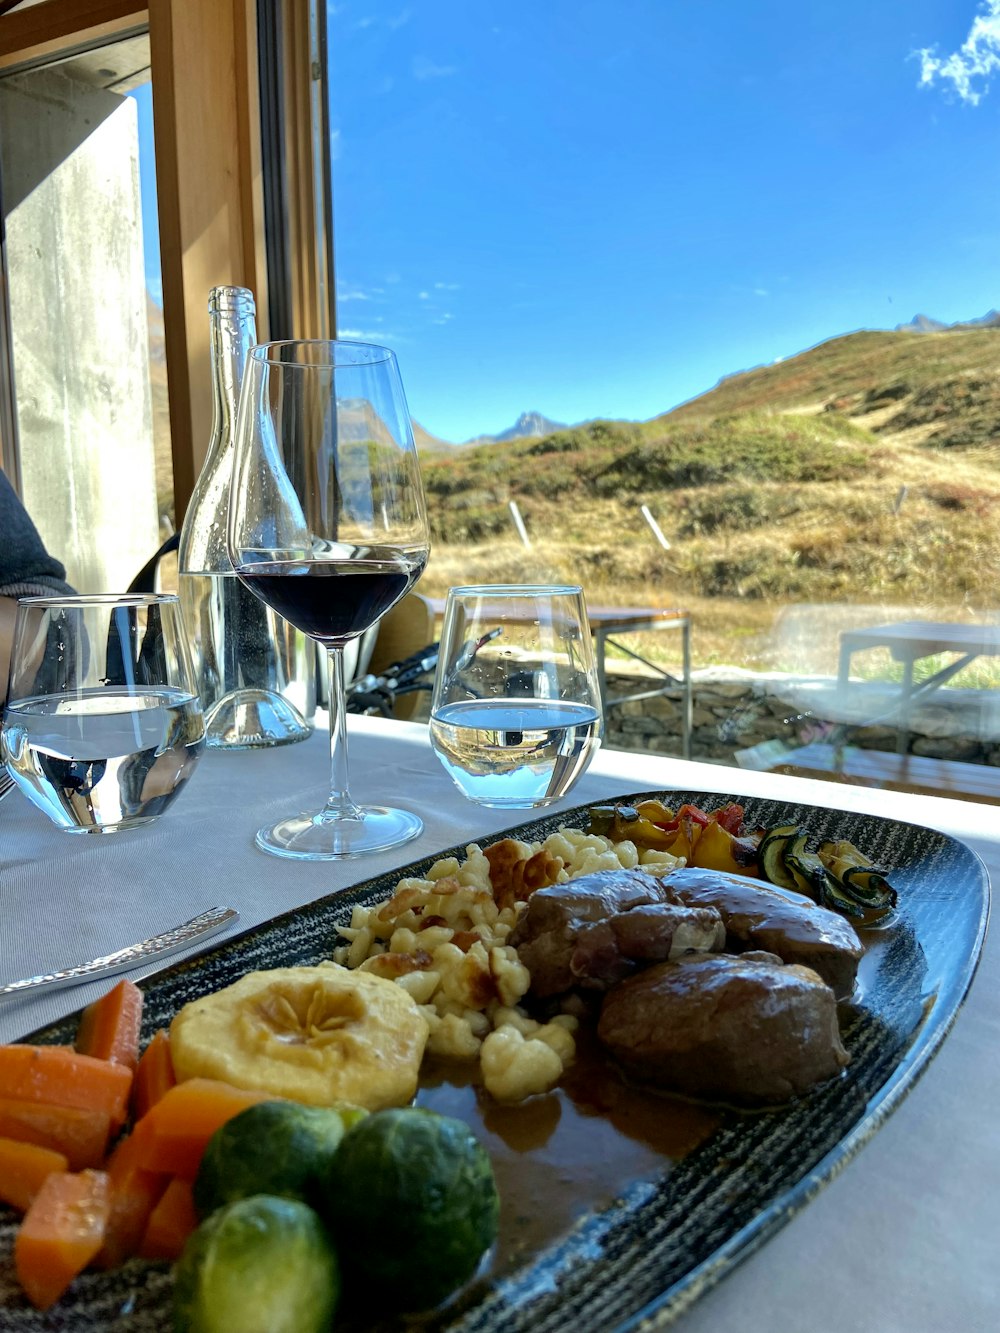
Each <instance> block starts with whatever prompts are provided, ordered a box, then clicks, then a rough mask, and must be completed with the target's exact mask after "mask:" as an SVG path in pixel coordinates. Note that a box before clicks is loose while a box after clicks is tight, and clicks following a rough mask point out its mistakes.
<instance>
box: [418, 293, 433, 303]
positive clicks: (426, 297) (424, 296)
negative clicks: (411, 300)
mask: <svg viewBox="0 0 1000 1333" xmlns="http://www.w3.org/2000/svg"><path fill="white" fill-rule="evenodd" d="M417 295H418V296H419V298H420V300H421V301H428V300H430V295H431V294H430V292H418V293H417Z"/></svg>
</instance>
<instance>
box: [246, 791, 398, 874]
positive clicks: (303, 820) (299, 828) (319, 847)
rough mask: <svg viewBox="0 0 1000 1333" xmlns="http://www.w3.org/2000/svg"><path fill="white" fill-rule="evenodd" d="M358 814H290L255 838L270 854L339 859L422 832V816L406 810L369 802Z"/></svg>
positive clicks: (380, 848)
mask: <svg viewBox="0 0 1000 1333" xmlns="http://www.w3.org/2000/svg"><path fill="white" fill-rule="evenodd" d="M359 815H360V818H346V817H343V816H341V817H331V816H330V815H329V814H328V813H327V812H326V811H322V810H321V811H320V812H319V813H318V814H315V815H292V816H291V817H290V818H288V819H280V820H279V821H278V823H277V824H272V825H271V827H270V828H262V829H260V830H259V831H258V833H257V837H256V840H255V841H256V843H257V846H258V847H259V848H260V849H261V851H263V852H269V853H270V854H271V855H272V856H284V857H288V858H290V859H291V860H294V861H339V860H346V859H347V858H348V857H352V856H366V855H368V854H370V853H371V852H382V851H385V850H386V849H387V848H389V847H398V846H399V845H400V844H401V843H404V842H410V840H411V839H413V838H416V837H417V836H418V835H419V834H420V833H422V832H423V827H424V824H423V820H422V819H420V818H418V816H417V815H414V814H411V813H410V811H409V810H396V809H393V808H391V807H389V806H384V805H369V806H364V807H362V808H361V809H360V810H359Z"/></svg>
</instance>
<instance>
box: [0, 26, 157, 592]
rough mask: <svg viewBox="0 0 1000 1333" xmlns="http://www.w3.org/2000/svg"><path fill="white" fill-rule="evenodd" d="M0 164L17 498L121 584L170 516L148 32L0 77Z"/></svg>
mask: <svg viewBox="0 0 1000 1333" xmlns="http://www.w3.org/2000/svg"><path fill="white" fill-rule="evenodd" d="M0 172H2V175H0V191H2V207H3V217H4V226H5V230H6V258H7V273H8V284H9V296H10V318H11V340H12V347H13V361H14V400H15V412H16V419H17V427H18V447H19V460H20V470H21V481H22V490H23V496H24V500H25V503H26V505H27V507H28V509H29V511H30V512H31V514H32V517H33V518H34V519H35V522H36V523H37V525H38V527H39V529H40V531H41V533H42V536H43V538H44V540H45V542H46V545H47V546H48V548H49V549H50V551H51V552H52V553H53V554H54V555H56V556H58V558H59V559H61V560H62V561H63V562H64V563H65V565H66V567H67V575H68V578H69V579H70V581H71V582H72V583H73V585H74V586H75V587H77V588H79V589H80V590H81V591H85V592H96V591H104V590H119V591H120V590H121V589H123V588H124V587H125V586H126V585H127V584H128V583H129V581H130V580H131V578H132V577H133V576H134V574H135V573H136V572H137V571H138V570H139V568H140V567H141V566H142V565H143V564H145V562H146V561H147V560H148V559H149V557H150V555H151V554H152V553H153V551H154V550H155V549H156V548H157V546H158V545H159V543H160V540H161V533H162V532H164V531H170V529H171V527H172V524H173V485H172V478H171V471H170V443H169V432H168V427H167V411H166V374H165V364H164V357H163V321H162V311H161V305H160V302H161V299H162V298H161V296H160V291H159V258H158V238H157V234H156V230H155V182H154V177H153V170H152V111H151V103H150V97H149V48H148V39H147V38H145V37H141V38H135V39H130V40H128V41H124V42H119V43H116V44H115V45H113V46H107V47H104V48H101V49H100V50H97V51H90V52H87V53H86V54H82V55H79V56H76V57H73V58H71V59H68V60H63V61H61V62H59V63H57V64H52V65H49V66H46V67H44V68H37V69H32V70H29V71H27V72H23V73H18V74H11V75H8V76H7V77H5V78H3V79H2V80H0Z"/></svg>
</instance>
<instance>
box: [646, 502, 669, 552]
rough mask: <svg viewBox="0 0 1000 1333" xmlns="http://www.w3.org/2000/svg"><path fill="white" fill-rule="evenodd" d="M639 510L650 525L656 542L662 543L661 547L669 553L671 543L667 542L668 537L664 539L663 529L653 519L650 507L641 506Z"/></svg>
mask: <svg viewBox="0 0 1000 1333" xmlns="http://www.w3.org/2000/svg"><path fill="white" fill-rule="evenodd" d="M639 510H640V512H641V514H642V516H643V518H644V519H645V520H646V522H647V523H648V524H649V528H650V531H651V532H652V534H653V536H654V537H655V538H656V540H657V541H658V542H659V543H660V545H661V546H662V547H663V549H664V550H665V551H669V550H670V543H669V542H668V541H667V539H666V537H664V535H663V531H662V529H661V527H660V525H659V523H657V521H656V519H655V518H654V517H653V515H652V514H651V513H650V512H649V505H640V506H639Z"/></svg>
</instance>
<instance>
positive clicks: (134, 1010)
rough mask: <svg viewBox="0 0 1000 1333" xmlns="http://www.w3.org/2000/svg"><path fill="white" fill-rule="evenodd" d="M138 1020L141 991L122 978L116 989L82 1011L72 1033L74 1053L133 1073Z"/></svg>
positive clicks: (140, 1007) (136, 1049) (136, 1058)
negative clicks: (110, 1063) (78, 1023)
mask: <svg viewBox="0 0 1000 1333" xmlns="http://www.w3.org/2000/svg"><path fill="white" fill-rule="evenodd" d="M141 1020H142V991H141V990H140V989H139V987H138V986H137V985H136V984H135V982H134V981H129V979H128V977H122V979H121V981H119V983H118V985H117V986H115V987H114V988H113V989H112V990H109V991H108V993H107V994H106V995H102V996H101V998H100V999H99V1000H95V1001H94V1002H93V1004H88V1005H87V1007H86V1009H84V1011H83V1014H82V1015H81V1017H80V1026H79V1028H78V1029H77V1033H76V1049H77V1050H78V1051H79V1052H80V1054H81V1055H93V1056H96V1058H97V1059H98V1060H110V1061H111V1062H112V1063H113V1064H116V1065H127V1066H128V1068H129V1069H135V1067H136V1065H137V1064H138V1063H139V1024H140V1022H141Z"/></svg>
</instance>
